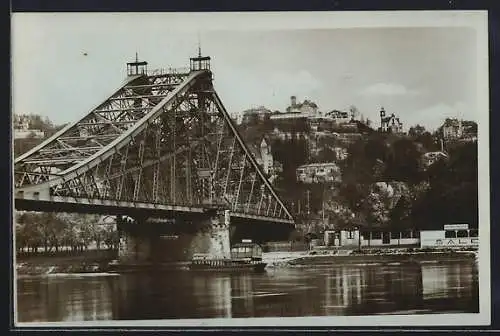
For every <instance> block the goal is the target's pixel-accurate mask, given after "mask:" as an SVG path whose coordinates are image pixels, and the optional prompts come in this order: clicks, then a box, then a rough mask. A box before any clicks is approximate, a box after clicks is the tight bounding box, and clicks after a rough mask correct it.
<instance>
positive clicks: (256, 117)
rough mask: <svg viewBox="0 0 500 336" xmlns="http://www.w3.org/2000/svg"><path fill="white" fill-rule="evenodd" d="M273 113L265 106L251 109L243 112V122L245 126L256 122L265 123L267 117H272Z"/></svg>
mask: <svg viewBox="0 0 500 336" xmlns="http://www.w3.org/2000/svg"><path fill="white" fill-rule="evenodd" d="M272 113H273V112H272V111H271V110H269V109H267V108H265V107H264V106H259V107H256V108H251V109H248V110H245V111H243V116H242V120H241V122H242V123H243V124H248V123H251V122H255V121H263V120H265V119H266V116H269V115H271V114H272Z"/></svg>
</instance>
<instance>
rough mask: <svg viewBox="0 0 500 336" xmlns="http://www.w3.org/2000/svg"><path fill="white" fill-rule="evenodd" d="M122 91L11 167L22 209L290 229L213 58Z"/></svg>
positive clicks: (140, 66) (138, 76) (133, 71)
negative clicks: (221, 215)
mask: <svg viewBox="0 0 500 336" xmlns="http://www.w3.org/2000/svg"><path fill="white" fill-rule="evenodd" d="M190 61H191V62H190V68H189V69H186V70H174V69H170V70H161V71H148V69H147V63H146V62H139V61H138V60H137V59H136V61H135V62H132V63H127V66H128V70H127V71H128V76H127V79H126V81H125V82H124V84H123V85H122V86H121V87H120V88H119V89H118V90H117V91H116V92H114V93H113V94H111V96H109V98H107V99H106V100H105V101H103V102H101V103H100V104H98V105H97V106H96V107H95V108H93V109H92V110H91V111H90V112H89V113H87V114H86V115H85V116H84V117H83V118H81V119H80V120H78V121H76V122H74V123H72V124H69V125H67V126H66V127H64V128H63V129H61V130H60V131H59V132H57V133H56V134H54V135H53V136H52V137H50V138H49V139H47V140H45V141H44V142H43V143H41V144H40V145H38V146H36V147H35V148H33V149H31V150H30V151H28V152H27V153H25V154H23V155H21V156H20V157H18V158H17V159H16V160H15V162H14V176H15V205H16V208H17V209H19V210H42V209H44V210H47V209H50V210H51V211H74V212H101V213H109V214H112V213H118V212H119V211H122V212H123V211H125V212H126V210H127V209H132V208H133V209H142V210H145V211H148V212H150V213H157V214H158V215H160V216H161V215H162V214H163V215H164V214H165V213H170V214H172V213H197V212H198V213H203V212H206V211H207V209H212V210H213V209H214V208H222V209H229V210H230V211H231V216H232V217H240V218H247V219H253V220H258V221H266V222H275V223H276V222H277V223H287V224H291V225H293V223H294V219H293V217H292V215H291V214H290V212H289V211H288V209H287V207H286V206H285V204H284V203H283V202H282V201H281V200H280V198H279V197H278V195H277V194H276V192H275V191H274V190H273V187H272V186H271V184H270V183H269V181H268V179H267V177H266V175H265V174H264V173H263V171H262V169H261V168H260V167H259V165H258V164H257V162H256V160H255V158H254V157H253V156H252V154H251V153H250V151H249V149H248V147H247V146H246V145H245V143H244V142H243V140H242V138H241V136H240V135H239V134H238V131H237V129H236V127H235V125H234V123H233V121H232V120H231V118H230V116H229V114H228V113H227V111H226V109H225V108H224V105H223V104H222V101H221V99H220V97H219V96H218V95H217V93H216V91H215V89H214V86H213V83H212V72H211V70H210V57H202V56H201V55H198V57H194V58H191V59H190Z"/></svg>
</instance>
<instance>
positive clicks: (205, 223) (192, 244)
mask: <svg viewBox="0 0 500 336" xmlns="http://www.w3.org/2000/svg"><path fill="white" fill-rule="evenodd" d="M229 227H230V216H229V211H217V212H213V213H207V214H203V216H198V217H196V218H193V219H192V220H189V221H184V222H181V223H178V224H176V225H175V226H171V225H170V226H169V225H168V224H160V223H147V222H146V221H145V220H142V221H141V220H137V221H136V222H134V223H128V224H126V225H122V226H121V228H120V245H119V251H118V256H119V263H120V264H123V265H126V264H156V263H168V262H182V261H190V260H191V259H192V258H193V256H194V255H195V254H206V255H208V256H209V257H210V258H217V259H223V258H230V248H231V247H230V229H229Z"/></svg>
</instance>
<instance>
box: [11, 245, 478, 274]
mask: <svg viewBox="0 0 500 336" xmlns="http://www.w3.org/2000/svg"><path fill="white" fill-rule="evenodd" d="M113 259H114V258H112V257H111V255H109V256H102V257H101V258H94V259H88V258H83V257H82V256H72V257H52V258H51V257H45V258H36V257H35V258H27V259H22V260H18V262H17V264H16V271H17V276H19V277H25V276H49V275H55V274H94V273H103V272H107V270H108V269H109V267H108V265H109V263H110V262H111V261H112V260H113ZM262 259H263V261H264V262H265V263H266V264H267V268H268V269H273V268H284V267H305V266H307V265H333V264H334V265H367V264H380V265H383V264H391V263H412V262H416V263H439V262H445V261H448V260H459V259H463V260H474V259H476V260H477V251H475V250H429V249H425V250H423V249H372V250H362V251H356V250H313V251H302V252H266V253H263V255H262ZM180 264H182V265H180ZM179 265H180V266H179ZM163 266H169V265H163ZM170 266H171V267H163V269H165V270H174V269H175V270H177V269H182V268H183V267H181V266H184V263H175V265H173V264H172V265H170ZM176 266H179V267H176ZM184 268H185V267H184Z"/></svg>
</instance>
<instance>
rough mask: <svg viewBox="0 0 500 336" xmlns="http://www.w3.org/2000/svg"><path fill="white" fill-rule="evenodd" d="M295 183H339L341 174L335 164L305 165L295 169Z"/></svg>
mask: <svg viewBox="0 0 500 336" xmlns="http://www.w3.org/2000/svg"><path fill="white" fill-rule="evenodd" d="M296 174H297V181H301V182H303V183H331V182H340V181H341V179H342V174H341V171H340V168H339V166H337V164H336V163H335V162H325V163H311V164H305V165H302V166H300V167H298V168H297V169H296Z"/></svg>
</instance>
